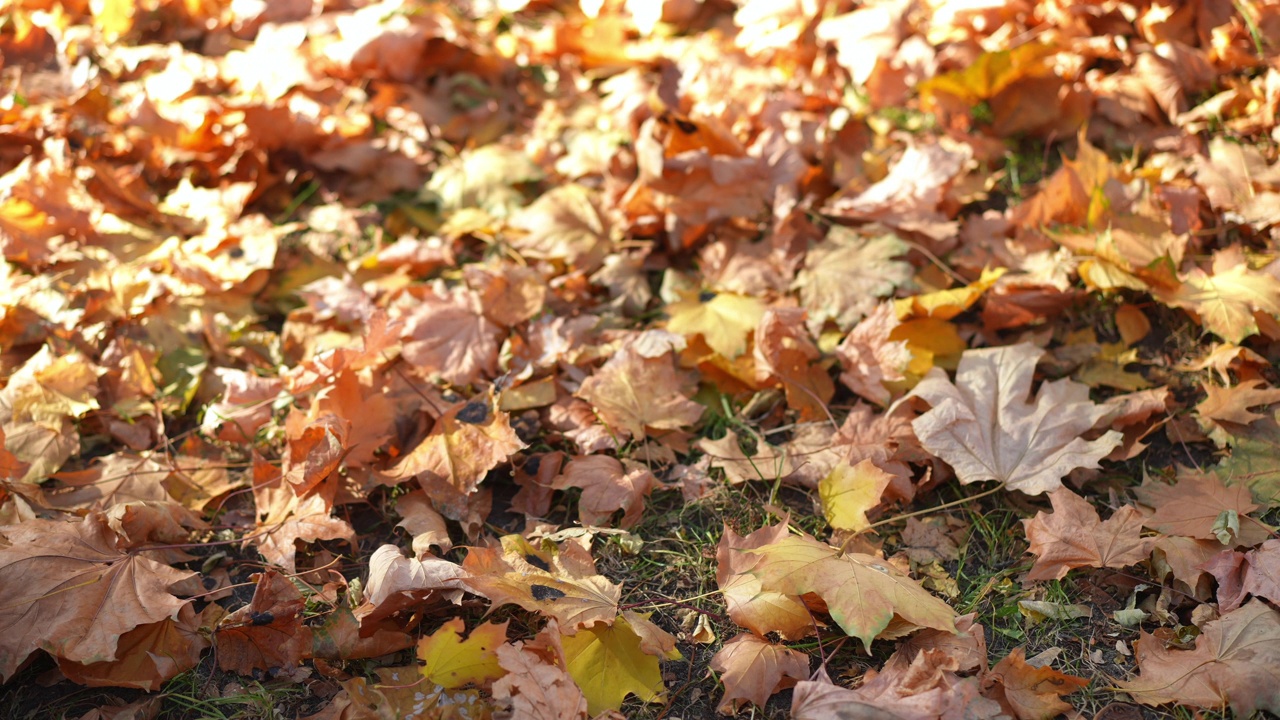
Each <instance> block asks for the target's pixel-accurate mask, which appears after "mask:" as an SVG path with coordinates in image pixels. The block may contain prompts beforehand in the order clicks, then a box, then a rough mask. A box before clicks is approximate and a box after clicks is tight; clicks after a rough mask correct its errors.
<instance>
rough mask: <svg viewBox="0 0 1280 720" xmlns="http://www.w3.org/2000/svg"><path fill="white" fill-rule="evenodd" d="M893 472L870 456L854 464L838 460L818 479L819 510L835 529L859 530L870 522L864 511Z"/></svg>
mask: <svg viewBox="0 0 1280 720" xmlns="http://www.w3.org/2000/svg"><path fill="white" fill-rule="evenodd" d="M892 479H893V476H892V475H890V474H889V473H887V472H885V471H883V470H881V469H880V468H878V467H876V466H875V464H874V463H872V462H871V461H870V460H863V461H862V462H860V463H858V464H857V465H849V464H848V463H845V462H841V463H840V464H839V465H836V466H835V467H834V468H833V469H832V470H831V472H830V473H828V474H827V476H826V477H824V478H822V480H821V481H820V482H819V483H818V494H819V495H820V496H821V497H822V512H823V514H824V515H826V516H827V522H828V523H830V524H831V527H833V528H835V529H837V530H850V531H852V532H861V531H863V530H866V529H867V527H868V526H869V525H870V524H871V523H870V522H869V521H868V520H867V511H868V510H870V509H871V508H873V507H875V506H876V505H879V504H880V496H881V495H882V494H883V493H884V489H885V488H887V487H889V481H890V480H892Z"/></svg>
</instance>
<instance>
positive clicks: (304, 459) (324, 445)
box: [280, 411, 351, 498]
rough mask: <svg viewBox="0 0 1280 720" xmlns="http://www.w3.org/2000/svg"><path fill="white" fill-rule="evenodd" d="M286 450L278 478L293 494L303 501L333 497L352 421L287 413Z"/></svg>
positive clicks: (335, 417)
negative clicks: (324, 486)
mask: <svg viewBox="0 0 1280 720" xmlns="http://www.w3.org/2000/svg"><path fill="white" fill-rule="evenodd" d="M285 433H286V435H287V441H286V442H287V445H288V451H287V452H286V454H285V456H284V460H283V462H282V463H281V468H280V470H281V476H282V478H283V480H284V482H285V483H286V484H288V486H289V487H290V488H292V489H293V492H294V494H295V495H297V496H298V497H300V498H305V497H307V496H308V495H311V494H313V493H321V494H325V495H328V496H329V497H332V496H333V495H334V488H327V492H324V491H325V490H326V488H322V487H321V486H322V484H327V485H334V486H336V485H337V483H338V482H339V478H338V476H337V473H338V470H339V467H340V466H341V464H342V461H343V459H344V458H345V457H346V455H347V437H348V436H349V435H350V434H351V421H350V420H347V419H344V418H341V417H338V416H337V415H334V414H333V413H325V414H324V415H322V416H320V417H318V418H309V417H307V416H306V415H304V414H303V413H301V412H297V411H294V412H292V413H290V414H289V419H288V420H287V421H286V422H285Z"/></svg>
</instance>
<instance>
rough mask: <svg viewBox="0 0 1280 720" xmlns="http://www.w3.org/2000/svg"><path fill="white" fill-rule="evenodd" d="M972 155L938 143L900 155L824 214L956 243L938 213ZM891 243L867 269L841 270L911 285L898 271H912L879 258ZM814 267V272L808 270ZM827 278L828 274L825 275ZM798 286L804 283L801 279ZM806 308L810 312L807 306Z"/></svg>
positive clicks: (871, 259) (871, 258) (950, 228)
mask: <svg viewBox="0 0 1280 720" xmlns="http://www.w3.org/2000/svg"><path fill="white" fill-rule="evenodd" d="M971 152H972V151H971V150H970V149H969V148H968V147H967V146H964V145H958V146H955V148H954V149H948V148H944V147H943V146H942V145H940V144H937V143H931V144H927V145H912V146H910V147H908V148H907V149H906V151H905V152H903V153H902V157H901V158H899V159H898V162H897V163H895V164H894V166H893V168H892V169H891V170H890V171H889V174H888V176H886V177H885V178H884V179H883V180H881V181H880V182H878V183H876V184H875V185H872V186H871V187H869V188H867V189H866V190H864V191H862V192H861V193H859V194H857V195H856V196H853V197H847V196H840V195H837V196H835V197H834V198H832V199H831V200H829V201H827V205H826V207H825V208H824V209H823V212H825V213H828V214H831V215H837V216H840V217H846V218H854V219H858V220H877V221H879V222H880V223H883V224H884V225H887V226H889V227H892V228H895V229H897V230H900V231H903V232H912V233H920V234H923V235H925V236H927V237H930V238H933V239H934V240H945V239H947V238H949V237H953V236H954V235H955V234H956V230H957V226H956V223H955V222H952V221H950V219H949V218H948V217H947V216H946V215H945V214H943V213H942V212H940V211H939V209H938V207H939V205H940V204H941V203H942V200H943V195H944V194H945V192H946V189H947V187H948V186H950V185H951V183H952V181H954V180H955V178H956V176H957V175H958V174H959V173H960V171H961V170H962V169H963V168H964V166H965V164H966V163H967V162H968V161H969V157H970V154H971ZM885 237H886V238H888V239H889V240H892V243H900V241H899V240H897V239H896V238H894V237H893V236H885ZM892 243H889V244H886V245H884V246H883V249H882V250H880V252H877V253H875V254H869V255H867V256H866V257H865V258H864V261H865V262H866V263H867V266H864V267H860V268H855V267H853V266H846V265H842V266H841V267H842V270H843V271H844V272H848V273H849V274H848V275H847V276H846V278H847V279H849V280H852V279H854V278H858V279H859V280H861V279H862V278H866V277H868V276H869V275H870V274H880V273H884V274H883V275H882V276H881V283H885V282H892V283H893V284H894V285H900V284H902V283H905V282H906V281H907V280H908V279H910V275H909V274H908V275H907V276H906V277H904V278H902V279H901V280H898V279H897V274H896V273H897V272H900V271H905V272H908V273H909V270H908V269H904V268H902V267H901V265H902V264H901V263H888V262H886V261H888V260H889V258H890V257H893V255H887V256H879V257H878V255H880V254H881V253H883V252H885V251H887V250H889V249H890V248H892ZM868 251H870V249H868ZM905 251H906V248H905V247H903V248H902V249H900V250H899V251H898V252H897V253H895V254H901V253H903V252H905ZM831 260H834V258H829V259H828V262H830V261H831ZM810 267H813V266H812V265H810ZM824 272H827V270H825V269H824ZM855 272H856V274H855ZM797 282H801V281H800V280H799V279H797ZM851 284H852V283H851ZM800 287H801V297H802V298H803V297H804V292H803V287H804V286H803V285H800ZM863 287H864V288H865V289H868V290H872V289H874V290H873V291H874V294H876V295H879V296H881V297H883V296H885V295H887V294H888V292H887V291H884V290H881V288H883V287H884V285H883V284H880V285H878V286H875V285H873V286H871V287H867V286H863ZM890 289H892V286H890ZM806 306H807V307H808V306H809V305H808V303H807V302H806ZM862 314H864V315H865V314H866V313H865V312H863V313H862ZM855 320H856V318H855ZM837 324H838V325H840V329H841V330H847V329H848V327H849V326H848V325H846V324H844V323H842V322H839V321H838V320H837ZM850 324H851V323H850Z"/></svg>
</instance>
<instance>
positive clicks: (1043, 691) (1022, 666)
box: [982, 648, 1089, 720]
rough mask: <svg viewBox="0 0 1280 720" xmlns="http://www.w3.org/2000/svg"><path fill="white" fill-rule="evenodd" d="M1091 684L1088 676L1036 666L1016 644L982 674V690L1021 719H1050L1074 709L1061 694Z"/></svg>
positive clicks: (1066, 693)
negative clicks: (1068, 673)
mask: <svg viewBox="0 0 1280 720" xmlns="http://www.w3.org/2000/svg"><path fill="white" fill-rule="evenodd" d="M1088 684H1089V681H1088V680H1087V679H1085V678H1080V677H1075V676H1073V675H1066V674H1064V673H1060V672H1058V671H1057V670H1054V669H1053V668H1050V667H1033V666H1031V665H1029V664H1027V660H1026V655H1025V654H1023V650H1022V648H1014V650H1013V651H1012V652H1010V653H1009V655H1008V656H1006V657H1005V658H1004V659H1002V660H1001V661H1000V662H998V663H996V665H995V667H993V668H991V671H990V672H989V673H987V675H986V677H984V678H983V680H982V687H983V691H982V692H983V695H986V696H987V697H989V698H992V699H994V700H996V701H998V702H999V703H1000V705H1001V706H1002V707H1004V708H1005V710H1006V711H1008V712H1010V713H1012V714H1013V716H1014V717H1016V718H1017V719H1018V720H1049V718H1053V717H1057V716H1058V715H1061V714H1062V713H1065V712H1070V711H1071V704H1070V703H1067V702H1064V701H1063V700H1062V699H1061V696H1063V695H1070V694H1071V693H1073V692H1075V691H1077V690H1080V689H1081V688H1084V687H1085V686H1087V685H1088Z"/></svg>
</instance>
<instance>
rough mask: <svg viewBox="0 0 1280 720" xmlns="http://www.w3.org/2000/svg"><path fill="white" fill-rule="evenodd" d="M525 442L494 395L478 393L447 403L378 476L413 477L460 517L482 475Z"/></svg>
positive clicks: (438, 504) (442, 508) (448, 511)
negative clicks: (427, 430)
mask: <svg viewBox="0 0 1280 720" xmlns="http://www.w3.org/2000/svg"><path fill="white" fill-rule="evenodd" d="M524 446H525V445H524V443H523V442H521V441H520V438H518V437H516V433H515V430H514V429H512V427H511V418H510V416H509V415H508V414H507V413H504V412H502V411H500V410H495V409H494V407H493V398H492V397H490V396H488V395H479V396H477V397H475V398H473V399H471V400H470V401H469V402H466V403H459V404H457V405H454V406H453V407H451V408H449V410H448V412H446V413H445V414H444V415H441V416H440V418H439V419H438V420H436V424H435V426H434V427H432V428H431V432H430V434H428V435H427V437H426V438H424V439H423V440H422V442H421V443H419V444H418V446H417V447H415V448H414V449H413V450H411V451H410V452H409V453H408V454H407V455H405V456H404V457H402V458H401V459H400V461H399V462H398V463H396V464H395V465H394V466H393V467H391V468H390V469H389V470H387V471H386V472H385V473H384V474H383V476H382V477H383V478H384V480H385V481H387V482H392V483H394V482H400V481H404V480H408V479H409V478H412V477H417V478H418V482H419V483H420V484H421V485H422V489H423V490H425V491H426V493H427V496H428V497H429V498H430V499H431V502H432V504H434V505H435V507H436V509H437V510H439V511H440V512H442V513H444V515H445V516H446V517H450V518H452V519H454V520H461V519H463V518H464V517H465V510H464V509H463V508H464V506H465V501H466V498H467V497H468V496H469V495H471V493H473V492H474V491H475V489H476V486H478V485H479V484H480V482H481V481H482V480H484V478H485V475H487V474H488V472H489V471H490V470H492V469H494V468H495V467H497V466H499V465H501V464H502V463H504V462H506V461H507V460H508V459H509V458H510V457H511V456H512V455H513V454H514V453H515V452H517V451H518V450H520V449H521V448H523V447H524Z"/></svg>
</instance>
